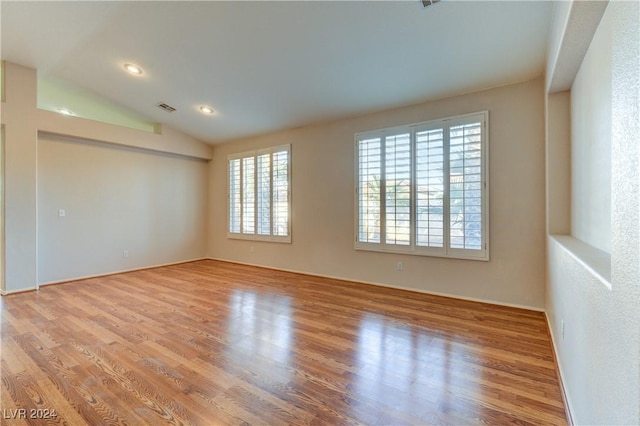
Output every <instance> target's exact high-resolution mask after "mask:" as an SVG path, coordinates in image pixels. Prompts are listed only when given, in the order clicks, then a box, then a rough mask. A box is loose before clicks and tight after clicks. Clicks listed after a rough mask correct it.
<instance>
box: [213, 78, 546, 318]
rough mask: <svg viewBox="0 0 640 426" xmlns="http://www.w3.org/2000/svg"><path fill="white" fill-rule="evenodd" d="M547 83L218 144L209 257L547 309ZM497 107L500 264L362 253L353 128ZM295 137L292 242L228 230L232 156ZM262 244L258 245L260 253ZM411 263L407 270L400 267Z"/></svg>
mask: <svg viewBox="0 0 640 426" xmlns="http://www.w3.org/2000/svg"><path fill="white" fill-rule="evenodd" d="M543 94H544V86H543V80H542V79H537V80H535V81H529V82H526V83H521V84H516V85H511V86H505V87H501V88H497V89H492V90H487V91H483V92H478V93H473V94H469V95H465V96H459V97H454V98H449V99H444V100H440V101H435V102H429V103H424V104H420V105H415V106H411V107H406V108H400V109H394V110H390V111H385V112H381V113H376V114H370V115H366V116H362V117H357V118H351V119H346V120H342V121H337V122H333V123H328V124H323V125H317V126H312V127H305V128H300V129H295V130H290V131H285V132H279V133H275V134H270V135H266V136H261V137H256V138H249V139H246V140H241V141H236V142H233V143H230V144H226V145H220V146H216V147H215V149H214V160H213V162H212V168H211V182H210V185H211V187H210V194H211V200H212V203H211V207H210V218H211V222H210V226H209V229H210V232H209V255H210V256H211V257H214V258H220V259H226V260H231V261H237V262H245V263H251V264H258V265H264V266H269V267H274V268H282V269H290V270H296V271H303V272H308V273H312V274H320V275H327V276H333V277H341V278H346V279H351V280H357V281H365V282H371V283H378V284H383V285H388V286H394V287H402V288H408V289H413V290H419V291H425V292H433V293H442V294H448V295H455V296H459V297H465V298H473V299H482V300H489V301H492V302H497V303H503V304H513V305H522V306H528V307H534V308H538V309H539V308H542V306H543V303H544V288H543V283H544V226H545V225H544V217H545V207H544V106H543V100H544V96H543ZM480 110H489V114H490V129H489V144H490V166H489V167H490V191H489V192H490V228H491V235H490V246H491V261H489V262H481V261H467V260H454V259H442V258H433V257H422V256H412V255H400V254H387V253H374V252H365V251H356V250H354V226H355V222H354V212H355V207H354V172H355V169H354V139H353V138H354V133H356V132H361V131H365V130H373V129H378V128H382V127H388V126H396V125H402V124H408V123H414V122H419V121H424V120H429V119H436V118H442V117H447V116H451V115H457V114H464V113H469V112H474V111H480ZM287 143H290V144H291V145H292V148H291V156H292V180H293V182H292V198H293V204H292V206H293V207H292V216H293V217H292V240H293V242H292V244H275V243H263V242H251V241H239V240H230V239H227V236H226V222H227V219H226V217H227V215H226V208H227V207H226V205H227V202H226V192H227V189H226V170H227V166H226V158H227V155H228V154H231V153H234V152H242V151H246V150H250V149H254V148H260V147H268V146H275V145H281V144H287ZM252 248H253V251H252ZM398 261H402V262H403V263H404V270H403V271H397V270H396V263H397V262H398Z"/></svg>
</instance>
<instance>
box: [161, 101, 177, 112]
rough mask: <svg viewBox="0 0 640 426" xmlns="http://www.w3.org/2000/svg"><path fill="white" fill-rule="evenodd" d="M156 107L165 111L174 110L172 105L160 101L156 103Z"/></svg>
mask: <svg viewBox="0 0 640 426" xmlns="http://www.w3.org/2000/svg"><path fill="white" fill-rule="evenodd" d="M158 108H160V109H163V110H165V111H167V112H173V111H175V110H176V109H175V108H174V107H172V106H171V105H169V104H165V103H164V102H160V103H159V104H158Z"/></svg>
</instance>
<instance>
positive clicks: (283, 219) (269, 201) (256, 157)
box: [227, 145, 291, 242]
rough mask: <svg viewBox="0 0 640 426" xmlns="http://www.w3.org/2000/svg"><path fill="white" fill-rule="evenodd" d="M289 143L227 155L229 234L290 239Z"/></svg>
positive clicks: (231, 235)
mask: <svg viewBox="0 0 640 426" xmlns="http://www.w3.org/2000/svg"><path fill="white" fill-rule="evenodd" d="M290 153H291V148H290V146H289V145H284V146H279V147H275V148H270V149H265V150H260V151H252V152H244V153H240V154H233V155H230V156H229V157H228V177H229V181H228V192H229V194H228V199H229V217H228V228H227V230H228V232H227V236H228V237H229V238H241V239H252V240H264V241H280V242H291V224H290V220H289V218H290V217H291V207H290V205H291V204H290V198H291V196H290V188H291V180H290V176H291V173H290V170H291V166H290Z"/></svg>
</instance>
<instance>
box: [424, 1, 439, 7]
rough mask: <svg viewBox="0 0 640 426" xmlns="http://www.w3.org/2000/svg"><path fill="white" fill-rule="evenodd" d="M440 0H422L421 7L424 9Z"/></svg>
mask: <svg viewBox="0 0 640 426" xmlns="http://www.w3.org/2000/svg"><path fill="white" fill-rule="evenodd" d="M439 1H440V0H422V5H423V6H424V7H427V6H431V5H432V4H434V3H438V2H439Z"/></svg>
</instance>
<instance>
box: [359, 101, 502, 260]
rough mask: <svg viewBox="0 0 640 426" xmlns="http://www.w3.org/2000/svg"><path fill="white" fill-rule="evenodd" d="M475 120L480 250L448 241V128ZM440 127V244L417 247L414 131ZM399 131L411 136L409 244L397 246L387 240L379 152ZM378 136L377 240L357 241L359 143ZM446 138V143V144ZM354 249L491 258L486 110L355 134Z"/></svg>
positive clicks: (383, 171) (383, 173) (415, 132)
mask: <svg viewBox="0 0 640 426" xmlns="http://www.w3.org/2000/svg"><path fill="white" fill-rule="evenodd" d="M474 119H477V120H478V121H479V122H480V123H481V141H480V142H481V150H482V154H481V165H480V169H481V191H482V192H481V215H482V218H481V249H479V250H474V249H464V248H462V249H461V248H452V247H451V243H450V233H449V231H450V171H449V169H450V162H449V161H450V160H449V156H450V136H451V135H450V129H451V127H453V126H456V125H460V124H470V123H472V122H473V121H474ZM436 129H442V132H443V142H442V144H443V160H442V161H443V176H444V178H443V186H444V194H443V223H442V225H443V247H429V246H419V245H417V243H416V239H417V233H416V227H417V221H416V200H417V185H416V182H417V178H416V172H417V170H416V160H417V156H416V154H415V152H416V143H417V141H416V134H417V133H418V132H423V131H427V130H436ZM402 132H405V133H409V135H410V153H411V155H410V158H411V169H410V176H411V178H410V198H409V200H410V237H409V240H410V241H409V244H407V245H398V244H389V243H387V242H386V229H385V228H386V194H385V191H384V186H385V185H384V183H386V179H385V167H384V165H382V164H383V163H384V161H383V158H384V157H383V156H382V151H384V149H385V138H386V137H387V136H390V135H399V134H401V133H402ZM373 138H380V141H381V142H380V143H381V145H380V152H381V159H380V162H381V179H380V186H381V190H380V198H381V199H382V200H384V201H385V203H380V206H379V208H380V213H379V214H380V242H364V241H360V238H359V237H360V204H359V203H360V182H359V180H360V152H359V143H360V142H361V141H363V140H366V139H373ZM445 140H446V143H445ZM354 166H355V168H354V170H355V176H354V177H355V185H354V206H355V208H354V224H355V227H354V228H355V229H354V231H355V232H354V249H355V250H361V251H374V252H382V253H395V254H410V255H418V256H430V257H443V258H453V259H465V260H481V261H489V260H490V244H489V235H490V233H489V222H490V220H489V192H490V191H489V189H490V185H489V111H488V110H485V111H478V112H473V113H469V114H462V115H456V116H451V117H445V118H441V119H436V120H428V121H422V122H418V123H412V124H407V125H403V126H394V127H388V128H382V129H377V130H369V131H364V132H358V133H356V134H355V135H354Z"/></svg>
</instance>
